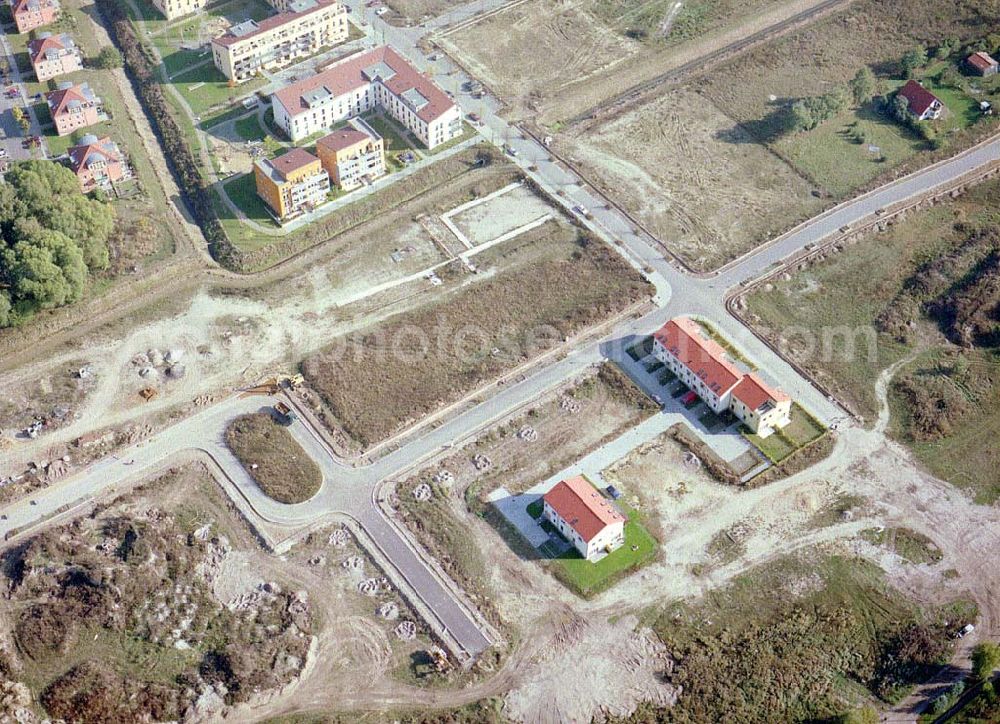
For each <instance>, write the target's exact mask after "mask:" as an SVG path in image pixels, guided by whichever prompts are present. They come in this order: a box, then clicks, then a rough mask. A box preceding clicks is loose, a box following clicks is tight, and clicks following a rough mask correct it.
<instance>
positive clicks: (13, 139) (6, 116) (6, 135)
mask: <svg viewBox="0 0 1000 724" xmlns="http://www.w3.org/2000/svg"><path fill="white" fill-rule="evenodd" d="M11 27H13V26H11ZM0 51H2V52H3V54H4V56H5V57H6V58H7V65H8V67H9V68H10V74H9V76H8V81H9V82H4V83H2V84H0V129H2V131H3V137H2V138H0V148H3V149H4V150H6V152H7V158H10V159H11V160H15V161H23V160H26V159H30V158H33V157H34V153H33V151H32V149H30V148H25V147H24V146H23V145H22V142H23V141H24V139H25V137H26V136H27V135H32V136H40V135H42V131H41V126H40V125H39V123H38V119H37V118H36V117H35V112H34V110H32V107H31V105H30V104H28V103H27V98H26V97H25V95H24V85H23V83H22V78H21V73H20V71H19V70H18V67H17V59H16V58H15V57H14V53H13V51H12V50H11V47H10V43H8V42H7V36H6V35H3V34H0ZM10 86H15V87H16V88H17V90H18V95H17V96H15V97H14V98H8V97H7V96H6V95H4V94H3V93H2V91H3V90H6V89H7V88H8V87H10ZM15 106H20V107H21V108H26V110H27V113H28V120H29V121H31V125H30V126H29V128H28V133H27V134H26V133H25V132H24V130H23V129H22V128H21V126H19V125H18V123H17V121H15V120H14V115H13V113H12V109H13V108H14V107H15ZM41 155H42V156H44V155H45V146H44V145H43V146H42V149H41Z"/></svg>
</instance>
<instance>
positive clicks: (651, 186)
mask: <svg viewBox="0 0 1000 724" xmlns="http://www.w3.org/2000/svg"><path fill="white" fill-rule="evenodd" d="M584 129H585V130H583V132H582V133H580V132H577V131H575V130H574V129H570V130H569V131H568V132H567V133H566V134H563V135H557V136H556V148H557V150H559V151H560V152H561V153H562V154H563V155H566V156H568V157H569V158H572V159H575V160H576V161H577V162H578V163H579V164H580V165H581V166H582V167H583V169H584V171H585V174H586V175H587V176H588V177H589V178H592V179H594V180H595V181H596V182H597V183H598V185H599V186H600V187H601V188H602V190H603V191H604V192H605V193H607V194H609V195H610V196H611V197H612V198H614V199H615V200H616V201H617V202H618V203H620V204H622V205H623V206H624V207H625V208H626V209H628V210H629V211H630V212H632V213H633V214H634V215H635V216H636V217H637V218H638V219H639V220H640V221H641V222H642V223H643V224H644V225H645V226H646V227H647V228H649V229H650V231H652V233H653V234H654V235H656V236H657V237H659V238H660V239H663V240H664V241H665V242H666V243H668V244H669V246H670V247H671V249H672V250H673V251H674V252H675V253H678V254H680V255H681V256H682V257H684V259H685V260H686V261H687V262H688V263H689V264H691V265H692V266H695V267H696V268H698V269H701V270H709V269H712V268H714V267H717V266H719V265H721V264H722V263H724V262H726V261H728V260H730V259H732V258H734V257H735V256H738V255H740V254H742V253H744V252H746V251H749V250H750V249H752V248H753V247H754V246H756V245H757V244H758V243H760V242H761V241H763V240H766V239H768V238H770V237H772V236H775V235H776V234H777V233H779V232H781V231H783V230H784V229H786V228H788V227H789V226H792V225H794V223H795V222H797V221H799V220H800V219H802V218H805V217H808V216H810V215H812V214H814V213H816V212H817V211H818V210H819V209H821V208H822V204H823V202H822V201H821V200H820V199H818V198H816V197H815V196H813V195H812V193H811V191H812V185H811V184H810V183H809V182H808V181H806V180H805V179H804V178H802V176H800V175H799V174H798V173H796V171H795V170H794V169H792V168H791V167H790V166H789V165H788V164H787V163H785V162H784V161H782V160H781V159H780V158H778V157H777V156H776V155H775V154H773V153H771V152H770V151H769V150H767V149H766V148H764V147H763V146H761V145H759V144H757V143H755V142H754V139H753V138H752V137H751V136H750V135H749V134H748V133H747V132H746V131H745V130H743V129H742V128H741V127H739V126H737V125H736V124H734V123H733V121H732V120H731V119H730V118H728V117H727V116H726V115H725V114H724V113H723V112H722V111H720V110H719V109H718V108H716V107H715V106H714V105H713V104H712V103H711V102H710V101H707V100H706V99H705V98H704V97H701V96H699V95H698V94H696V93H692V92H690V91H687V90H682V91H674V92H670V93H666V94H664V95H661V96H658V97H655V98H653V99H651V100H649V101H648V102H646V103H643V104H641V105H638V106H635V107H633V108H630V109H629V110H628V111H627V112H626V113H624V114H622V115H620V116H617V117H612V118H611V120H609V121H607V122H605V123H603V124H601V125H597V126H587V127H584Z"/></svg>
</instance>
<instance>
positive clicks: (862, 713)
mask: <svg viewBox="0 0 1000 724" xmlns="http://www.w3.org/2000/svg"><path fill="white" fill-rule="evenodd" d="M878 721H879V719H878V712H877V711H875V709H874V708H872V707H870V706H863V707H861V708H860V709H854V710H852V711H849V712H847V713H846V714H844V715H842V716H841V717H840V718H839V719H838V723H839V724H878Z"/></svg>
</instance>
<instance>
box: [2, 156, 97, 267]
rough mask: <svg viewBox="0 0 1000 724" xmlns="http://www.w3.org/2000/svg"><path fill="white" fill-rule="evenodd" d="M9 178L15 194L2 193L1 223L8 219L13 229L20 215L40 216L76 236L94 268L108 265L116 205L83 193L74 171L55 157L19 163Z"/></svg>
mask: <svg viewBox="0 0 1000 724" xmlns="http://www.w3.org/2000/svg"><path fill="white" fill-rule="evenodd" d="M6 178H7V186H9V188H10V192H11V193H13V196H14V198H13V199H10V198H9V197H8V196H9V195H8V194H4V193H0V224H2V223H3V221H4V220H5V219H6V220H7V223H8V229H9V228H10V227H11V226H12V225H13V224H15V223H16V221H17V219H20V218H34V219H37V220H38V221H39V222H40V223H41V224H42V226H45V227H47V228H49V229H52V230H54V231H59V232H61V233H63V234H65V235H66V236H68V237H69V238H70V239H73V240H74V241H75V243H76V244H77V245H78V246H79V247H80V250H81V251H82V252H83V258H84V260H85V262H86V264H87V266H88V267H89V268H90V269H106V268H107V266H108V243H107V242H108V237H109V236H110V235H111V232H112V230H113V229H114V224H115V221H114V219H115V217H114V207H112V206H110V205H108V204H105V203H102V202H101V201H98V200H96V199H90V198H87V197H86V196H84V195H83V194H81V193H80V187H79V185H78V182H77V180H76V176H74V175H73V172H72V171H70V170H69V169H67V168H65V167H63V166H61V165H59V164H57V163H52V162H51V161H29V162H27V163H21V164H17V165H15V166H14V167H12V168H11V169H10V171H8V172H7V176H6ZM8 209H9V210H8ZM5 212H6V213H5ZM7 214H10V215H7Z"/></svg>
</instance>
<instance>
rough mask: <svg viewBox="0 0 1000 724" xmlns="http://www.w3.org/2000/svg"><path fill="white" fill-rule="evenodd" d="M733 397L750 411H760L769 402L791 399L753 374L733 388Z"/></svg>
mask: <svg viewBox="0 0 1000 724" xmlns="http://www.w3.org/2000/svg"><path fill="white" fill-rule="evenodd" d="M733 397H735V398H736V399H737V400H739V401H740V402H742V403H743V404H744V405H746V406H747V409H749V410H759V409H760V408H761V407H762V406H763V405H765V404H766V403H768V402H775V403H777V402H785V401H787V400H790V399H791V398H790V397H789V396H788V395H786V394H785V393H784V392H782V391H781V390H776V389H774V388H773V387H770V386H768V384H767V383H766V382H764V380H762V379H761V378H760V377H758V376H757V375H756V374H754V373H753V372H751V373H750V374H748V375H746V376H745V377H744V378H743V379H742V380H740V383H739V384H738V385H736V387H734V388H733Z"/></svg>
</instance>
